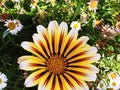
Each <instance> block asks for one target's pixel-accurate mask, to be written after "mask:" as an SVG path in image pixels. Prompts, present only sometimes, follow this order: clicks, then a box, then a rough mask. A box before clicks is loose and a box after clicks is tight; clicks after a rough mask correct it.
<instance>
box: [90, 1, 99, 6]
mask: <svg viewBox="0 0 120 90" xmlns="http://www.w3.org/2000/svg"><path fill="white" fill-rule="evenodd" d="M97 5H98V2H97V1H91V2H90V7H91V8H96V7H97Z"/></svg>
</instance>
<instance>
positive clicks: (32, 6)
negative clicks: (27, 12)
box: [30, 0, 38, 9]
mask: <svg viewBox="0 0 120 90" xmlns="http://www.w3.org/2000/svg"><path fill="white" fill-rule="evenodd" d="M37 3H38V0H31V4H30V7H31V8H32V9H33V8H35V7H36V6H37Z"/></svg>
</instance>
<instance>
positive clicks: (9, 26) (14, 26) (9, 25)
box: [8, 22, 16, 30]
mask: <svg viewBox="0 0 120 90" xmlns="http://www.w3.org/2000/svg"><path fill="white" fill-rule="evenodd" d="M15 28H16V23H14V22H9V23H8V29H9V30H14V29H15Z"/></svg>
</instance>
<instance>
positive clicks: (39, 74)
mask: <svg viewBox="0 0 120 90" xmlns="http://www.w3.org/2000/svg"><path fill="white" fill-rule="evenodd" d="M76 31H77V30H74V29H71V30H70V32H68V26H67V24H66V23H65V22H62V23H61V24H60V25H58V23H57V22H56V21H51V22H50V23H49V25H48V28H47V29H46V28H45V27H43V26H42V25H38V26H37V32H38V33H36V34H33V42H28V41H24V42H22V43H21V46H22V47H23V48H24V49H25V50H27V51H29V52H31V53H32V54H33V55H24V56H21V57H19V58H18V63H19V68H20V69H22V70H25V71H33V73H32V74H31V75H29V76H28V77H27V78H26V80H25V83H24V85H25V86H26V87H32V86H35V85H38V90H89V88H88V86H87V84H86V83H85V81H95V80H96V73H98V71H99V69H98V68H96V67H95V66H94V65H92V63H94V62H96V61H98V60H99V59H100V54H98V53H97V49H96V47H92V46H89V45H88V44H86V43H87V41H88V39H89V38H88V37H87V36H82V37H80V38H77V37H78V36H77V35H78V34H77V33H78V31H77V32H76ZM35 70H36V71H35Z"/></svg>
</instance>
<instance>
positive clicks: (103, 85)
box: [97, 80, 107, 90]
mask: <svg viewBox="0 0 120 90" xmlns="http://www.w3.org/2000/svg"><path fill="white" fill-rule="evenodd" d="M106 88H107V86H106V83H105V82H104V81H103V80H100V82H99V84H98V86H97V90H106Z"/></svg>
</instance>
